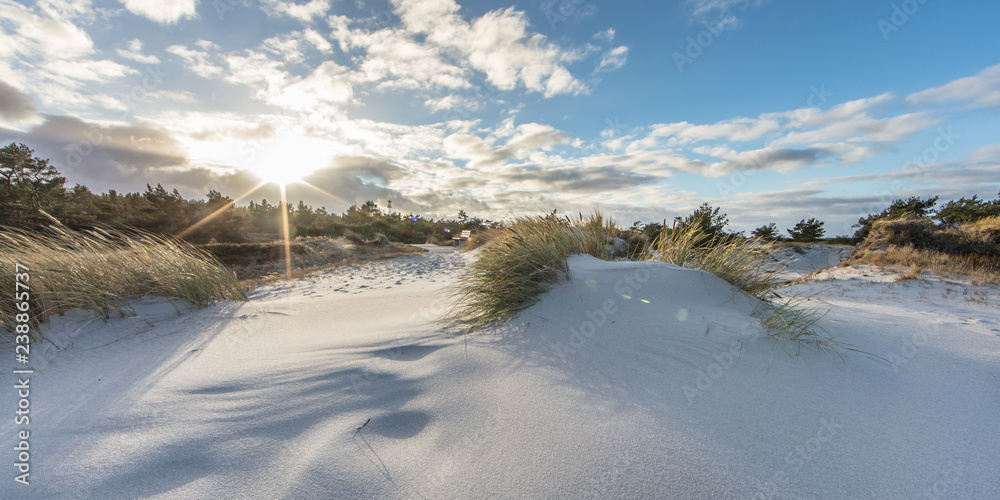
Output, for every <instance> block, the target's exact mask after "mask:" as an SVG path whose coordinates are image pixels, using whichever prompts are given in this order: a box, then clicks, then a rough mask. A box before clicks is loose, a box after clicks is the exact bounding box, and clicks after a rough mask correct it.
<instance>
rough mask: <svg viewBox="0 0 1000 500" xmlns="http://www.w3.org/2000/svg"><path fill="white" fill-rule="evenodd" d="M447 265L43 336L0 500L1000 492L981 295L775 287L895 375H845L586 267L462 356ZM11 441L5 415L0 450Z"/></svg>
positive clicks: (846, 280) (650, 274)
mask: <svg viewBox="0 0 1000 500" xmlns="http://www.w3.org/2000/svg"><path fill="white" fill-rule="evenodd" d="M464 259H465V257H464V256H460V255H457V254H455V253H454V252H452V251H451V250H449V249H437V248H434V249H432V253H431V254H430V255H428V256H417V257H406V258H401V259H396V260H393V261H383V262H377V263H370V264H364V265H359V266H353V267H352V268H349V269H340V270H334V271H331V272H329V273H326V274H321V275H317V276H313V277H309V278H305V279H300V280H297V281H295V282H294V283H291V284H285V285H275V286H270V287H267V288H264V289H262V290H260V291H258V292H255V293H254V294H252V299H251V301H250V302H248V303H245V304H225V305H218V306H215V307H211V308H208V309H204V310H197V311H191V312H187V313H185V314H183V315H179V316H178V314H177V312H176V311H175V310H174V308H173V307H172V306H171V305H169V304H168V303H165V302H163V301H156V300H147V301H143V302H141V303H138V304H137V306H136V310H137V312H138V316H136V317H134V318H127V319H115V320H111V321H108V322H107V323H105V322H102V321H96V322H93V321H92V322H89V323H87V322H86V319H85V316H84V315H80V314H70V315H67V316H66V317H65V318H59V319H57V320H56V322H55V324H54V325H53V327H52V330H51V331H50V335H52V338H53V339H54V340H55V341H56V342H57V343H59V344H60V345H63V346H66V349H65V350H63V351H58V352H56V351H52V352H49V353H48V355H47V359H50V360H49V361H48V362H47V363H45V366H43V367H39V368H38V369H37V373H36V374H35V375H34V376H33V377H32V379H31V386H32V394H31V398H32V399H31V405H32V406H31V411H32V421H31V425H30V426H28V428H29V429H30V430H31V433H32V438H31V450H32V461H31V476H30V478H31V482H32V485H31V486H30V487H25V486H23V485H20V484H17V483H15V482H14V481H13V479H12V478H13V475H14V468H13V467H9V466H8V468H7V469H8V478H7V479H4V481H3V482H2V483H0V484H2V486H0V497H2V498H142V497H152V498H324V499H325V498H489V497H496V498H515V497H517V498H521V497H523V498H997V497H1000V473H998V468H997V467H998V465H997V464H1000V419H998V418H997V416H998V415H1000V310H998V305H1000V304H998V298H997V289H996V288H995V287H993V288H987V287H973V286H971V285H961V284H948V283H943V282H940V281H909V282H904V283H892V282H884V281H885V280H883V279H882V278H880V277H879V276H878V273H871V272H869V273H867V274H869V276H864V274H866V273H865V272H864V271H859V270H855V269H840V270H835V271H833V272H831V273H829V274H826V275H821V277H822V278H824V280H823V281H815V282H810V283H806V284H803V285H798V286H797V287H796V289H795V290H789V291H788V293H790V294H792V293H795V292H796V291H799V292H801V293H806V294H814V295H815V297H816V300H817V302H820V301H822V302H823V303H825V304H827V307H830V308H831V311H830V313H829V314H828V316H827V317H826V318H825V319H824V320H823V325H824V326H825V327H826V328H827V329H828V331H829V332H830V333H831V334H832V335H834V336H836V337H837V338H838V339H840V340H842V341H844V342H848V343H851V344H854V345H855V346H857V347H858V348H860V349H864V350H866V351H869V352H871V353H874V354H877V355H879V356H883V357H888V358H892V359H895V360H896V361H897V364H898V366H896V367H890V366H886V365H884V364H879V363H876V362H874V361H871V360H869V359H867V358H865V357H864V356H861V355H857V354H855V355H851V356H850V357H849V359H848V361H847V364H846V365H845V364H844V363H842V362H841V361H840V360H839V359H837V358H836V357H829V356H825V355H823V354H821V353H818V352H816V351H814V350H808V349H807V350H804V351H803V352H801V353H800V355H799V356H798V357H794V356H789V355H787V354H786V353H784V352H783V351H781V350H780V349H777V348H775V347H774V345H773V344H772V343H771V341H770V340H768V339H767V338H765V337H763V336H762V332H761V329H760V327H759V321H758V320H756V319H755V318H753V317H752V316H751V313H752V312H753V309H754V304H753V303H752V301H751V300H748V299H746V298H745V297H743V296H742V295H740V294H738V293H736V292H734V290H733V289H732V288H731V287H730V286H729V285H728V284H726V283H725V282H723V281H721V280H719V279H718V278H716V277H714V276H711V275H709V274H706V273H703V272H699V271H691V270H685V269H680V268H676V267H674V266H670V265H666V264H657V263H621V262H602V261H599V260H596V259H593V258H590V257H583V256H578V257H573V258H572V259H571V267H572V271H573V272H572V278H573V280H572V281H571V282H567V283H563V284H560V285H558V286H556V287H555V288H554V289H553V290H552V291H551V292H549V293H547V294H545V295H543V296H542V298H541V301H540V302H539V303H538V304H536V305H535V306H533V307H532V308H530V309H528V310H526V311H524V312H523V313H522V314H521V315H520V316H519V317H518V318H517V319H516V320H515V321H513V322H511V324H509V325H506V326H505V327H503V328H498V329H497V330H496V331H493V332H487V333H484V334H479V335H476V336H472V337H455V336H453V335H451V334H448V333H447V332H444V331H442V330H441V328H440V326H439V325H437V324H435V323H434V322H433V321H432V320H433V318H436V317H438V316H439V315H440V314H441V313H442V312H443V310H444V308H445V307H447V305H448V302H447V301H444V300H442V299H441V297H442V295H443V293H442V292H443V290H444V289H445V287H446V286H447V285H448V284H450V283H451V282H452V280H454V278H455V276H456V275H457V272H458V271H460V269H461V265H462V263H463V262H464ZM818 260H822V258H818ZM880 281H882V282H880ZM963 286H965V288H963ZM626 288H627V289H626ZM949 290H950V291H949ZM623 294H624V295H627V296H629V297H630V298H626V297H624V296H623ZM575 332H579V333H575ZM11 351H12V349H11ZM12 358H13V355H9V356H4V357H2V358H0V368H2V369H3V373H4V374H5V375H4V377H5V379H4V386H5V387H7V389H5V392H4V398H3V401H5V402H6V403H5V404H7V405H8V407H9V409H8V410H4V411H8V412H9V414H10V415H13V411H14V409H15V408H14V405H15V403H14V402H13V401H15V400H14V398H13V396H12V395H13V389H12V385H13V379H12V376H11V375H10V373H11V370H12V369H13V368H14V363H13V362H12ZM368 419H371V421H370V422H369V423H368V425H367V426H365V427H364V428H363V429H362V430H361V431H360V432H358V431H356V428H357V427H358V426H361V425H362V424H364V423H365V422H366V421H367V420H368ZM21 427H23V426H15V425H14V424H13V419H12V418H7V419H4V420H3V423H2V424H0V434H2V435H3V438H4V439H3V442H4V443H5V446H9V444H10V443H14V442H15V440H14V434H15V432H16V430H17V429H19V428H21ZM9 449H10V448H8V450H9ZM8 457H11V455H8ZM8 463H9V462H8Z"/></svg>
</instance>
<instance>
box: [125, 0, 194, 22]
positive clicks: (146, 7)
mask: <svg viewBox="0 0 1000 500" xmlns="http://www.w3.org/2000/svg"><path fill="white" fill-rule="evenodd" d="M121 2H122V4H123V5H125V8H126V9H128V10H129V12H131V13H133V14H135V15H137V16H142V17H145V18H146V19H149V20H150V21H153V22H156V23H159V24H163V25H169V24H173V23H176V22H177V21H180V20H181V19H185V18H194V17H196V16H197V13H196V12H195V5H196V2H195V0H121Z"/></svg>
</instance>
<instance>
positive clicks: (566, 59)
mask: <svg viewBox="0 0 1000 500" xmlns="http://www.w3.org/2000/svg"><path fill="white" fill-rule="evenodd" d="M394 4H395V6H396V9H397V12H398V13H399V16H400V18H401V19H402V21H403V25H404V27H405V29H406V31H407V32H408V33H410V34H417V35H420V36H422V37H426V43H429V44H431V45H432V46H434V47H436V48H437V49H438V50H440V51H443V52H445V53H452V54H458V55H460V56H462V58H463V59H464V62H466V63H467V64H468V65H469V66H471V67H472V68H474V69H475V70H477V71H480V72H482V73H484V74H485V75H486V79H487V81H489V82H490V83H491V84H493V85H495V86H497V87H498V88H500V89H502V90H513V89H514V88H516V87H517V86H518V85H523V86H524V87H525V88H526V89H527V90H528V91H529V92H537V93H542V94H544V95H545V97H551V96H554V95H558V94H579V93H581V92H585V91H587V87H586V86H585V85H584V84H583V83H582V82H580V81H579V80H577V79H576V78H574V77H573V76H572V74H570V72H569V70H568V69H567V68H566V65H567V64H569V63H572V62H575V61H577V60H579V59H580V58H581V57H582V56H583V53H581V52H579V51H573V50H564V49H562V48H561V47H559V46H558V45H556V44H554V43H551V42H549V41H548V40H547V39H546V37H545V36H544V35H541V34H538V33H530V32H529V30H528V21H527V18H526V17H525V15H524V13H523V12H520V11H516V10H514V9H513V8H508V9H505V10H496V11H492V12H488V13H486V14H485V15H483V16H482V17H480V18H478V19H475V20H474V21H472V22H471V23H470V22H467V21H465V20H464V19H462V17H461V16H459V15H458V13H457V12H458V4H456V3H455V2H454V1H453V0H426V1H425V0H395V1H394Z"/></svg>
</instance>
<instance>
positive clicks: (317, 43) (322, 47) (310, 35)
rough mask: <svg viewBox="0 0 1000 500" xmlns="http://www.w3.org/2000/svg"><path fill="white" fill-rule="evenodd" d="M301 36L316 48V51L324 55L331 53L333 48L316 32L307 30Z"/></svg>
mask: <svg viewBox="0 0 1000 500" xmlns="http://www.w3.org/2000/svg"><path fill="white" fill-rule="evenodd" d="M303 36H304V37H305V39H306V40H308V41H309V43H311V44H313V46H314V47H316V50H318V51H320V52H324V53H329V52H332V51H333V46H332V45H330V42H328V41H327V40H326V38H323V35H320V34H319V33H318V32H317V31H316V30H314V29H312V28H309V29H307V30H305V32H303Z"/></svg>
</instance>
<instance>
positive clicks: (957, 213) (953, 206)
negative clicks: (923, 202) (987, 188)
mask: <svg viewBox="0 0 1000 500" xmlns="http://www.w3.org/2000/svg"><path fill="white" fill-rule="evenodd" d="M997 195H998V196H1000V193H998V194H997ZM936 217H937V218H938V219H939V220H940V221H941V222H943V223H944V224H947V225H951V226H954V225H957V224H963V223H970V222H976V221H978V220H981V219H987V218H990V217H1000V198H998V199H996V200H993V201H985V200H981V199H979V198H978V197H977V196H973V197H972V198H969V199H966V198H960V199H959V200H958V201H949V202H948V203H946V204H945V206H943V207H941V210H938V213H937V216H936Z"/></svg>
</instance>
